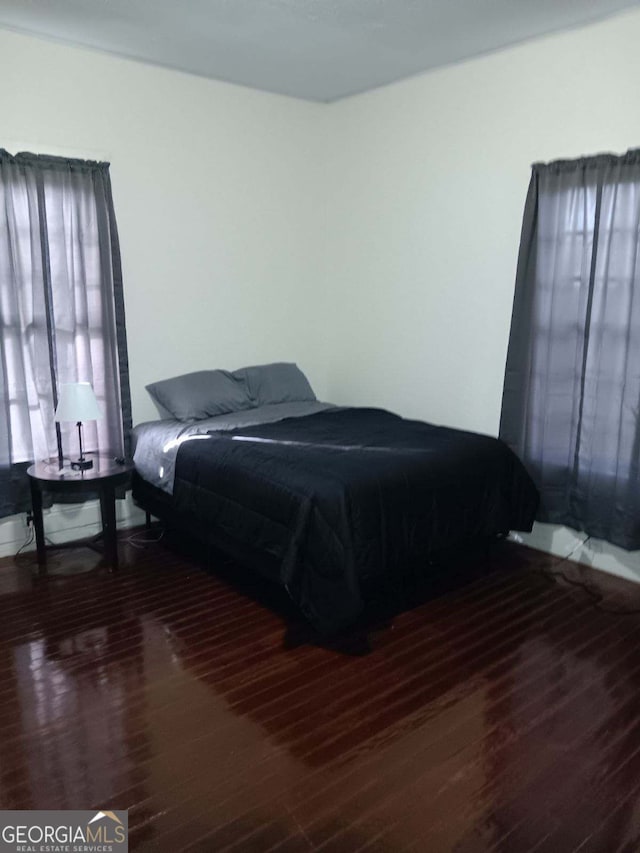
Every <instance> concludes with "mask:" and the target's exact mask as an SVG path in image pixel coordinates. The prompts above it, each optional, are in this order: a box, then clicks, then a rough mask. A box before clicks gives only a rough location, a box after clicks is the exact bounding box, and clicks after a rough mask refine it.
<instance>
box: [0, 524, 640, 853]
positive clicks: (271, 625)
mask: <svg viewBox="0 0 640 853" xmlns="http://www.w3.org/2000/svg"><path fill="white" fill-rule="evenodd" d="M137 536H138V539H144V538H145V533H144V532H142V533H138V534H137ZM123 538H124V537H123ZM137 544H138V546H139V545H140V543H139V542H138V543H137ZM185 545H186V543H180V542H169V541H167V540H166V539H165V540H162V541H161V542H159V543H156V544H148V545H145V546H144V547H134V546H133V545H130V544H127V543H126V542H124V541H123V542H122V543H121V549H122V564H123V565H122V567H121V569H120V571H119V572H118V573H117V574H111V573H109V572H108V571H106V570H104V569H97V570H95V571H92V572H90V573H86V574H77V575H73V576H70V577H57V578H49V579H44V580H43V579H37V578H33V577H32V567H33V559H32V556H31V555H27V556H26V557H25V556H21V557H19V558H16V559H11V560H2V561H0V808H2V809H9V808H12V809H30V808H49V809H56V808H95V809H98V808H101V809H105V808H117V809H129V825H130V839H131V841H130V844H131V849H132V850H137V851H167V853H174V851H180V850H190V851H203V852H204V851H236V853H239V851H260V853H266V851H273V853H275V851H278V853H301V852H302V851H316V850H321V851H324V853H342V851H348V853H356V851H362V853H364V851H367V853H381V851H386V852H387V853H389V851H393V852H394V853H395V851H429V853H439V851H456V853H488V851H508V852H509V853H511V851H516V853H526V851H531V853H533V851H536V853H547V851H553V853H558V851H561V853H564V851H581V853H596V851H603V853H604V851H606V853H610V851H616V850H619V851H628V853H630V851H637V850H640V615H635V614H626V615H620V614H619V613H618V612H617V611H620V610H624V609H629V608H637V607H640V589H639V588H636V586H635V585H631V584H627V583H624V582H622V581H616V580H614V579H610V578H607V577H606V576H604V575H601V574H600V573H597V572H593V571H591V570H589V569H583V568H580V567H574V566H572V565H571V564H568V563H564V564H563V565H562V566H561V567H560V568H561V569H562V571H563V572H564V573H565V574H567V576H569V577H570V579H571V578H573V579H574V580H576V579H578V578H580V579H582V580H583V581H586V582H587V583H588V584H589V585H591V586H593V585H595V584H599V585H600V589H601V591H602V595H603V601H602V602H601V603H599V604H596V602H595V601H594V597H593V595H592V594H591V595H589V594H587V593H586V592H585V591H584V590H582V589H580V588H577V587H573V586H570V585H567V584H566V583H564V582H560V583H556V582H554V581H552V580H550V579H549V578H548V577H545V576H544V575H543V574H542V570H549V569H550V568H552V567H553V566H554V564H555V561H554V559H553V558H551V557H548V556H546V555H542V554H539V553H537V552H534V551H530V550H527V549H524V548H521V547H518V546H514V545H508V544H504V545H502V546H500V547H498V548H496V549H494V552H493V554H492V559H491V570H490V571H488V572H486V571H481V569H483V568H484V567H483V566H481V564H480V562H478V561H477V558H474V559H475V560H476V561H475V562H474V559H472V558H467V559H466V561H465V560H463V561H460V562H459V563H458V564H457V565H456V566H455V567H453V566H452V567H450V568H449V569H448V571H451V573H452V575H453V573H454V568H455V577H456V580H455V582H454V581H449V580H447V579H446V573H445V575H444V577H445V579H444V580H443V579H441V580H440V581H439V582H438V583H437V584H434V585H432V586H431V587H429V588H426V589H423V590H420V591H418V592H416V593H415V596H414V600H413V602H412V606H411V607H409V608H407V609H404V610H400V611H398V610H397V609H396V610H395V611H390V610H385V609H384V608H380V607H378V608H377V609H375V608H374V609H372V611H371V612H370V613H369V614H368V616H367V618H366V619H365V620H363V623H362V624H361V625H360V626H358V628H356V629H354V631H353V632H352V633H351V634H350V635H349V636H347V637H345V638H342V639H341V640H340V641H334V642H332V643H322V642H321V641H320V640H319V639H318V638H317V637H314V636H313V634H312V633H311V632H310V631H309V630H307V628H306V627H305V626H304V624H303V623H301V622H300V621H299V620H298V618H297V616H296V614H295V612H293V610H292V609H291V608H289V607H288V605H287V603H286V601H285V600H284V597H283V596H282V595H281V594H280V593H279V592H278V591H276V590H273V589H271V587H269V586H268V585H266V584H262V583H261V582H260V581H258V580H255V579H253V578H252V577H251V576H250V575H247V574H246V573H244V572H242V571H240V570H239V569H238V568H237V567H234V566H233V565H232V564H230V563H228V562H224V561H223V560H221V559H219V558H214V560H213V563H214V565H213V566H212V567H211V566H207V560H206V557H202V556H199V555H197V554H195V555H189V553H188V549H186V548H185ZM64 559H66V558H65V557H64V555H61V556H59V557H55V558H54V560H62V561H64ZM88 559H92V558H88ZM76 561H77V558H76ZM209 562H211V561H209ZM212 569H213V570H212ZM607 611H615V612H607Z"/></svg>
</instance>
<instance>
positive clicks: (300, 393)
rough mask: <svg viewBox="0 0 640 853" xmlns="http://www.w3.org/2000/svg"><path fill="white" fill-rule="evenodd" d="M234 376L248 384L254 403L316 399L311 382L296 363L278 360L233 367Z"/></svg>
mask: <svg viewBox="0 0 640 853" xmlns="http://www.w3.org/2000/svg"><path fill="white" fill-rule="evenodd" d="M233 376H235V377H236V378H237V379H239V380H241V381H243V382H244V383H245V384H246V387H247V391H248V393H249V397H250V398H251V400H252V401H253V405H254V406H268V405H270V404H271V403H296V402H299V401H300V402H302V401H305V400H315V399H316V395H315V394H314V393H313V391H312V389H311V385H309V381H308V380H307V377H306V376H305V375H304V373H303V372H302V371H301V370H300V368H299V367H298V366H297V365H296V364H288V363H286V362H277V363H276V364H259V365H256V366H255V367H243V368H242V369H240V370H234V372H233Z"/></svg>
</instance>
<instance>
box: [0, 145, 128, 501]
mask: <svg viewBox="0 0 640 853" xmlns="http://www.w3.org/2000/svg"><path fill="white" fill-rule="evenodd" d="M0 321H1V326H0V362H1V365H0V416H1V417H2V418H3V426H4V425H6V426H5V428H4V429H3V437H2V439H0V514H4V515H6V514H9V513H11V512H14V511H16V510H17V509H19V508H21V506H20V505H21V502H22V498H21V496H20V495H19V494H17V493H16V489H17V490H18V492H19V491H20V489H19V485H20V483H21V482H22V481H23V479H22V476H21V473H22V468H23V467H24V465H21V463H28V462H30V461H33V460H34V459H41V458H47V457H50V456H56V455H58V451H59V446H58V437H57V434H56V427H55V422H54V410H55V405H56V402H57V388H58V387H59V385H60V383H63V382H78V381H84V382H91V384H92V385H93V388H94V390H95V392H96V396H97V398H98V401H99V404H100V407H101V410H102V412H103V417H102V418H101V420H99V421H95V422H92V423H88V424H86V426H85V444H86V448H87V450H89V451H91V450H93V451H98V450H99V451H101V452H104V453H111V454H114V455H121V454H123V453H124V452H125V445H126V438H127V435H128V429H129V427H130V402H129V385H128V367H127V355H126V336H125V331H124V307H123V298H122V279H121V271H120V256H119V248H118V238H117V231H116V225H115V217H114V213H113V204H112V199H111V187H110V180H109V171H108V164H106V163H93V162H88V161H80V160H66V159H62V158H54V157H38V156H35V155H30V154H20V155H17V156H15V157H13V156H11V155H9V154H8V153H7V152H6V151H0ZM73 429H74V426H73V424H62V425H61V430H62V435H61V445H62V449H63V451H64V453H65V454H68V453H69V451H70V447H71V445H72V444H73V442H74V438H73V436H72V435H71V432H72V431H73ZM74 446H75V445H74Z"/></svg>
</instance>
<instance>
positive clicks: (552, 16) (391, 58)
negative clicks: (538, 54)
mask: <svg viewBox="0 0 640 853" xmlns="http://www.w3.org/2000/svg"><path fill="white" fill-rule="evenodd" d="M638 3H640V0H0V27H6V28H10V29H13V30H18V31H20V32H25V33H30V34H34V35H40V36H45V37H47V38H53V39H56V40H60V41H63V42H66V43H70V44H77V45H83V46H85V47H91V48H97V49H99V50H102V51H108V52H109V53H114V54H118V55H120V56H127V57H131V58H135V59H139V60H143V61H145V62H151V63H153V64H156V65H163V66H166V67H169V68H176V69H180V70H182V71H188V72H191V73H193V74H199V75H202V76H205V77H211V78H214V79H216V80H225V81H228V82H232V83H240V84H243V85H245V86H251V87H253V88H257V89H264V90H267V91H270V92H279V93H281V94H284V95H293V96H295V97H299V98H307V99H309V100H314V101H333V100H336V99H338V98H342V97H344V96H346V95H353V94H356V93H359V92H364V91H367V90H368V89H373V88H376V87H378V86H383V85H385V84H387V83H391V82H393V81H395V80H399V79H402V78H403V77H408V76H411V75H413V74H417V73H419V72H421V71H426V70H427V69H430V68H435V67H437V66H441V65H446V64H449V63H451V62H456V61H458V60H461V59H467V58H469V57H472V56H477V55H478V54H482V53H486V52H487V51H491V50H495V49H496V48H500V47H505V46H507V45H510V44H514V43H516V42H520V41H523V40H524V39H528V38H532V37H535V36H539V35H542V34H545V33H550V32H553V31H555V30H559V29H564V28H567V27H573V26H578V25H580V24H583V23H587V22H589V21H593V20H597V19H599V18H602V17H605V16H607V15H610V14H613V13H615V12H616V11H618V10H620V9H624V8H627V7H630V6H636V5H638Z"/></svg>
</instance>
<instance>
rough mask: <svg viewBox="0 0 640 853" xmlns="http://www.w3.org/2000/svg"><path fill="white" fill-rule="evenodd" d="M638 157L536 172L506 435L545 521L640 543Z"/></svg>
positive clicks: (525, 234) (512, 348)
mask: <svg viewBox="0 0 640 853" xmlns="http://www.w3.org/2000/svg"><path fill="white" fill-rule="evenodd" d="M639 254H640V151H632V152H629V153H628V154H626V155H624V156H622V157H615V156H613V155H601V156H598V157H591V158H582V159H580V160H574V161H559V162H555V163H550V164H547V165H542V164H537V165H536V166H534V167H533V173H532V178H531V184H530V187H529V194H528V198H527V204H526V208H525V217H524V223H523V230H522V241H521V246H520V257H519V263H518V273H517V280H516V294H515V300H514V310H513V318H512V327H511V338H510V343H509V352H508V358H507V369H506V374H505V387H504V396H503V409H502V422H501V429H500V434H501V437H503V438H504V439H505V440H506V441H507V443H508V444H510V446H511V447H512V448H513V449H514V450H515V451H516V452H517V453H518V454H519V455H520V457H521V458H522V460H523V461H524V462H525V464H526V465H527V467H528V468H529V470H530V472H531V473H532V475H533V477H534V480H535V481H536V484H537V485H538V488H539V489H540V492H541V510H540V516H539V517H540V519H541V520H545V521H552V522H556V523H562V524H567V525H569V526H570V527H573V528H575V529H578V530H584V531H585V532H587V533H589V534H591V535H594V536H598V537H600V538H604V539H608V540H609V541H611V542H614V543H615V544H618V545H621V546H622V547H625V548H639V547H640V478H639V458H638V456H639V452H640V443H639V442H640V258H639Z"/></svg>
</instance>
